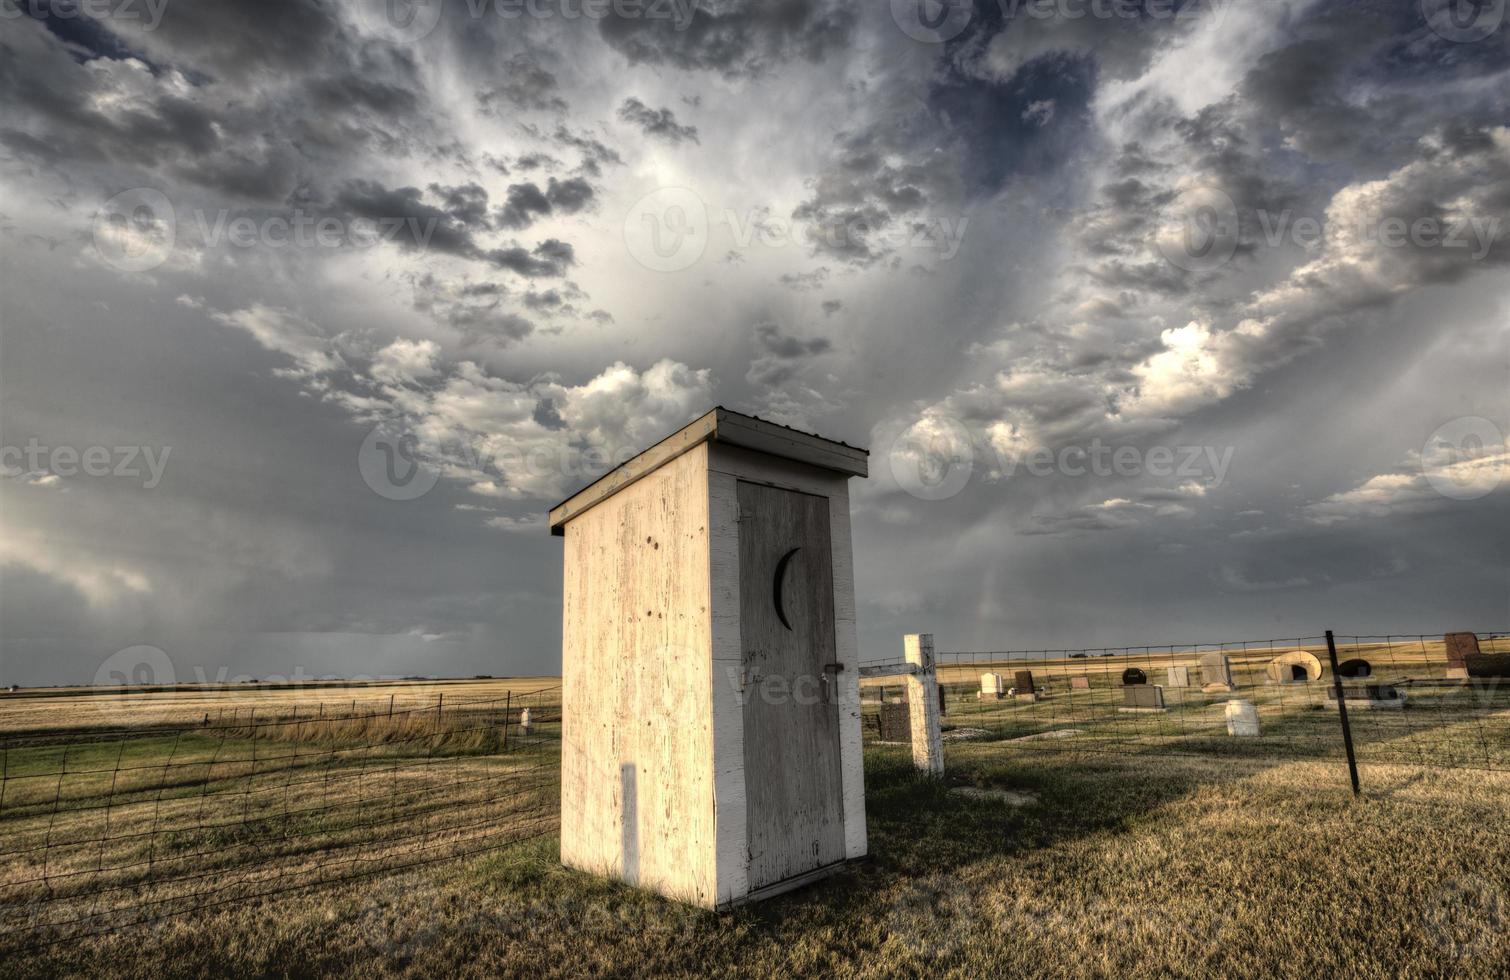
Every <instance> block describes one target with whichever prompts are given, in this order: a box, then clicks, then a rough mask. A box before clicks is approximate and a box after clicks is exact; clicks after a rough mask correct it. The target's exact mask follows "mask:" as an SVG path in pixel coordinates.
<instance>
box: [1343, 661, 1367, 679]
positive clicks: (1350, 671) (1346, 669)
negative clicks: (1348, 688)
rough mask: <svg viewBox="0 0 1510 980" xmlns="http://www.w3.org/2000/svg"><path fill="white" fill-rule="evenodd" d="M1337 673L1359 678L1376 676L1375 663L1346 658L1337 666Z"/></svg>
mask: <svg viewBox="0 0 1510 980" xmlns="http://www.w3.org/2000/svg"><path fill="white" fill-rule="evenodd" d="M1337 673H1339V674H1341V675H1342V676H1343V677H1348V678H1352V679H1354V680H1359V679H1362V678H1364V677H1372V676H1374V665H1373V664H1371V663H1369V662H1368V661H1367V660H1344V661H1343V662H1342V663H1341V664H1340V665H1339V666H1338V667H1337Z"/></svg>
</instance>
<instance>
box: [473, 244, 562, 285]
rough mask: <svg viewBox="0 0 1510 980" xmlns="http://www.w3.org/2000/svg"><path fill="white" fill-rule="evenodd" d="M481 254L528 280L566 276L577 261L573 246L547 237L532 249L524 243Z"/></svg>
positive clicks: (496, 264)
mask: <svg viewBox="0 0 1510 980" xmlns="http://www.w3.org/2000/svg"><path fill="white" fill-rule="evenodd" d="M482 257H483V258H484V259H486V260H487V261H489V262H491V263H492V264H493V265H495V266H497V267H498V268H500V269H508V270H509V271H511V272H517V273H518V274H519V275H521V276H524V277H525V278H527V279H536V278H556V277H560V276H564V275H566V272H567V270H568V269H570V268H571V266H572V265H573V264H575V262H576V255H575V253H574V252H573V250H572V247H571V245H569V244H567V243H566V242H563V241H559V240H557V239H555V238H547V239H546V240H545V241H543V242H541V243H540V244H539V245H536V246H535V247H534V248H532V249H529V248H525V247H524V246H523V245H510V246H507V247H505V248H493V249H488V250H487V251H485V252H483V253H482Z"/></svg>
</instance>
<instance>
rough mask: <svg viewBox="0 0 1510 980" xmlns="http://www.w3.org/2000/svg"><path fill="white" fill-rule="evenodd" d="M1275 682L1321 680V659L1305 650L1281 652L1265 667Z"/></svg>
mask: <svg viewBox="0 0 1510 980" xmlns="http://www.w3.org/2000/svg"><path fill="white" fill-rule="evenodd" d="M1264 670H1265V672H1266V673H1267V674H1268V675H1269V681H1270V682H1271V683H1274V684H1302V683H1305V682H1306V681H1319V680H1321V661H1320V660H1317V659H1316V657H1315V656H1313V655H1312V654H1309V653H1307V652H1305V651H1304V650H1291V651H1290V652H1289V653H1281V654H1280V655H1279V656H1277V657H1275V658H1274V659H1273V660H1271V661H1269V665H1268V666H1267V667H1266V668H1264Z"/></svg>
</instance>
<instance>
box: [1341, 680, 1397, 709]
mask: <svg viewBox="0 0 1510 980" xmlns="http://www.w3.org/2000/svg"><path fill="white" fill-rule="evenodd" d="M1342 697H1343V700H1345V701H1346V702H1347V707H1348V710H1349V711H1352V710H1354V709H1363V710H1369V709H1374V708H1393V709H1400V708H1404V707H1405V695H1404V694H1403V693H1401V691H1400V689H1399V688H1397V687H1395V686H1394V685H1393V684H1344V685H1342ZM1326 699H1327V707H1328V708H1331V709H1333V710H1334V711H1335V710H1336V709H1337V691H1336V689H1335V688H1331V687H1329V688H1327V692H1326Z"/></svg>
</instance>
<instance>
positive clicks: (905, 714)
mask: <svg viewBox="0 0 1510 980" xmlns="http://www.w3.org/2000/svg"><path fill="white" fill-rule="evenodd" d="M880 722H881V741H883V742H910V741H912V713H911V711H910V709H909V708H908V707H907V705H905V704H883V705H881V716H880Z"/></svg>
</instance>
